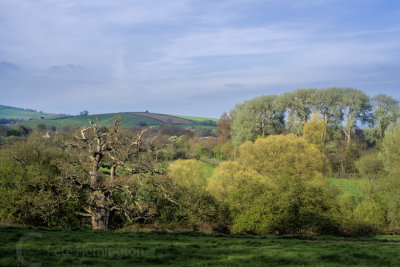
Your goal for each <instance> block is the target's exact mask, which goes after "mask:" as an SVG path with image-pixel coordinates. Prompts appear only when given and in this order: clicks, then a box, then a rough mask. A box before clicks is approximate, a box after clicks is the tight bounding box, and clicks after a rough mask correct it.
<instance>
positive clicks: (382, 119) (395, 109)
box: [372, 94, 400, 137]
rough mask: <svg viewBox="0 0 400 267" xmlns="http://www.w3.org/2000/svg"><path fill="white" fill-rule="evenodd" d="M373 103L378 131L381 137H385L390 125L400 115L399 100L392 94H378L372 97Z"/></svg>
mask: <svg viewBox="0 0 400 267" xmlns="http://www.w3.org/2000/svg"><path fill="white" fill-rule="evenodd" d="M372 104H373V107H374V113H373V116H374V119H375V121H374V122H375V126H376V131H377V133H378V135H379V136H380V137H383V135H384V133H385V131H386V129H387V128H388V126H389V125H390V124H391V123H395V122H396V121H397V120H398V119H399V117H400V107H399V101H397V100H396V99H394V98H392V97H390V96H387V95H384V94H378V95H376V96H374V97H373V98H372Z"/></svg>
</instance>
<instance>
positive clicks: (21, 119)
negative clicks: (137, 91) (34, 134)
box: [0, 105, 218, 131]
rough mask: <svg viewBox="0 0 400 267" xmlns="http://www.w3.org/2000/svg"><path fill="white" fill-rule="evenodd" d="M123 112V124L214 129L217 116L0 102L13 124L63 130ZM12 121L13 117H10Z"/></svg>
mask: <svg viewBox="0 0 400 267" xmlns="http://www.w3.org/2000/svg"><path fill="white" fill-rule="evenodd" d="M116 115H120V116H121V119H122V124H123V126H125V127H143V126H147V127H158V126H160V125H163V124H173V125H176V126H180V127H185V128H191V129H196V128H208V129H214V128H215V127H216V123H217V121H218V119H214V118H204V117H190V116H184V115H167V114H157V113H149V112H121V113H105V114H94V115H87V116H68V117H67V116H65V115H64V116H63V115H60V114H52V113H42V112H35V111H32V110H26V109H22V108H14V107H8V106H1V105H0V119H3V120H6V123H7V120H14V122H15V121H17V122H16V123H13V124H10V126H20V125H22V126H26V127H30V128H32V129H34V128H36V127H37V126H38V125H40V124H42V125H45V126H48V127H53V126H54V127H55V128H56V129H57V130H58V131H62V130H63V129H64V128H65V127H68V126H69V127H84V126H86V125H89V119H90V120H92V121H98V123H99V124H100V125H102V126H109V125H111V124H112V123H113V121H114V117H115V116H116ZM10 122H11V123H12V122H13V121H10Z"/></svg>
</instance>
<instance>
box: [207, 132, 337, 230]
mask: <svg viewBox="0 0 400 267" xmlns="http://www.w3.org/2000/svg"><path fill="white" fill-rule="evenodd" d="M239 150H240V156H239V157H238V159H237V160H235V161H232V162H225V163H222V164H220V165H219V166H218V168H217V169H216V170H215V171H214V173H213V175H212V177H211V178H210V179H209V180H208V187H207V188H208V191H209V192H211V193H212V194H213V195H214V196H215V197H216V198H217V199H218V200H220V201H222V202H223V203H225V204H226V205H228V207H229V210H230V212H231V217H232V221H233V226H232V230H233V231H234V232H246V233H256V234H265V233H273V232H279V233H285V232H288V233H297V232H300V231H303V230H311V231H316V232H332V231H334V230H335V229H337V228H338V226H337V225H338V223H337V221H336V220H335V219H334V218H337V216H333V214H335V213H336V211H337V206H335V205H334V203H335V202H334V198H335V195H334V193H333V192H332V191H331V190H330V188H329V186H328V184H327V181H326V179H324V177H326V176H327V175H328V174H329V173H330V169H329V164H328V162H327V159H326V158H325V156H324V154H323V153H321V152H320V151H319V150H318V149H317V148H316V147H315V146H314V145H312V144H309V143H307V142H306V141H305V140H304V139H302V138H300V137H297V136H295V135H293V134H290V135H276V136H269V137H266V138H258V139H257V140H256V141H255V142H254V143H252V142H246V143H244V144H242V145H241V146H240V148H239Z"/></svg>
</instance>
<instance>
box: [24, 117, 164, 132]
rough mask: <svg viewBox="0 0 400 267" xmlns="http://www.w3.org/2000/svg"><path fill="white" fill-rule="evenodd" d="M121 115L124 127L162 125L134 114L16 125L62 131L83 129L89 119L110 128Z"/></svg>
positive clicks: (25, 122)
mask: <svg viewBox="0 0 400 267" xmlns="http://www.w3.org/2000/svg"><path fill="white" fill-rule="evenodd" d="M116 115H121V118H122V123H123V125H124V126H125V127H134V126H139V122H146V123H147V124H148V126H158V125H161V124H163V123H162V122H160V121H158V120H155V119H152V118H148V117H144V116H139V115H134V114H129V113H107V114H98V115H88V116H74V117H68V118H60V119H42V120H30V121H24V122H21V123H18V124H17V125H23V126H28V127H30V128H36V126H37V125H39V124H45V125H47V126H56V127H57V130H62V129H63V127H65V126H68V125H73V126H78V127H84V126H87V125H89V119H91V120H92V121H96V119H98V121H99V124H100V125H102V126H110V125H112V124H113V121H114V116H116Z"/></svg>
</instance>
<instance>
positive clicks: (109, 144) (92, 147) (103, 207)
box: [68, 118, 147, 229]
mask: <svg viewBox="0 0 400 267" xmlns="http://www.w3.org/2000/svg"><path fill="white" fill-rule="evenodd" d="M89 123H90V125H89V126H87V127H84V128H82V129H80V130H78V131H77V132H76V133H75V134H74V138H73V140H72V141H71V142H70V143H69V144H68V149H69V150H70V151H75V152H78V153H74V156H75V157H79V158H80V161H84V160H85V159H87V158H89V163H90V164H89V166H90V167H89V179H88V183H89V186H90V200H89V205H88V206H87V207H83V209H84V210H85V213H81V215H82V216H89V217H91V222H92V227H93V229H107V228H108V224H109V218H110V214H111V212H112V211H113V210H121V207H118V205H115V203H113V201H112V199H111V196H112V192H113V191H114V190H130V189H131V188H129V186H127V185H124V184H123V183H122V184H121V183H115V182H114V183H113V182H112V181H113V180H114V179H115V170H116V168H117V166H124V165H125V163H126V162H127V161H129V160H131V159H132V158H135V159H139V158H140V157H139V156H140V153H142V152H143V149H142V147H143V136H144V133H145V132H146V131H147V130H146V129H143V130H141V131H140V132H139V133H138V134H136V136H132V135H126V132H124V130H123V129H122V127H121V126H120V122H119V119H118V118H116V119H115V122H114V125H113V126H112V127H111V128H110V129H107V128H105V127H100V126H99V125H98V123H97V122H96V123H94V122H93V121H91V120H89ZM105 157H107V158H109V159H111V171H110V177H109V179H107V177H105V175H104V173H102V172H100V171H99V169H100V162H101V160H102V159H103V158H105Z"/></svg>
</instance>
